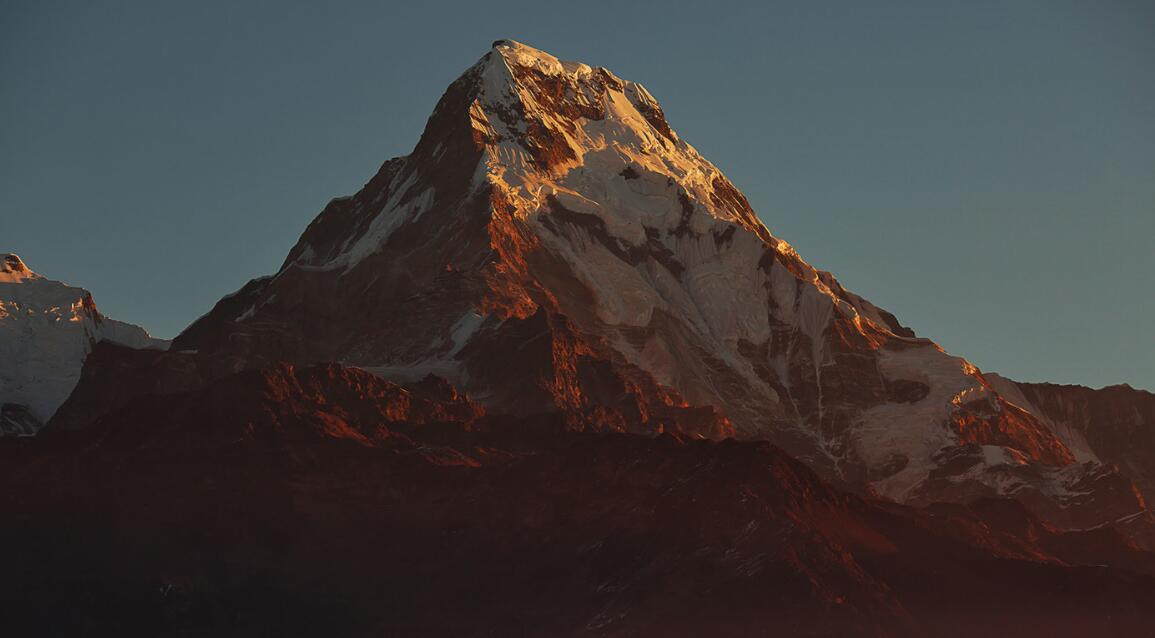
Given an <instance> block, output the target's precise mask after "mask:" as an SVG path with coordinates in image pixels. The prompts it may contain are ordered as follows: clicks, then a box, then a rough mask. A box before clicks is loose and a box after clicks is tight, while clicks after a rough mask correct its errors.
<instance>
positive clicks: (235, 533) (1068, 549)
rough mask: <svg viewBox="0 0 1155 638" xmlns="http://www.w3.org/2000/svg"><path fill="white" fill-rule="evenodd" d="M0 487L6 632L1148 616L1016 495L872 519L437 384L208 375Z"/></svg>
mask: <svg viewBox="0 0 1155 638" xmlns="http://www.w3.org/2000/svg"><path fill="white" fill-rule="evenodd" d="M122 350H123V349H122ZM114 354H115V353H114V352H113V351H112V349H110V348H109V347H107V344H103V345H102V347H100V348H98V352H97V354H95V355H94V358H95V357H98V356H99V357H102V358H104V359H108V358H110V357H113V356H114ZM148 354H149V353H142V352H140V351H136V354H135V356H137V357H144V356H145V355H148ZM171 357H172V353H170V354H162V355H157V356H155V357H153V358H154V359H165V358H171ZM91 363H93V360H90V364H91ZM153 363H154V364H157V361H153ZM175 367H176V366H174V368H175ZM170 374H171V373H170ZM186 378H188V377H186ZM81 398H82V397H80V396H75V395H74V397H73V399H77V400H80V399H81ZM70 401H71V400H70ZM0 484H3V485H4V486H5V489H4V490H0V512H2V514H3V517H4V521H5V524H4V525H2V526H0V542H2V543H4V544H5V545H6V546H8V547H19V548H20V551H18V552H12V553H11V555H10V556H8V558H7V560H6V561H5V568H4V569H3V570H0V596H2V597H3V598H4V600H5V601H7V603H8V606H7V607H6V609H5V614H4V616H3V620H0V626H2V627H3V628H4V629H5V630H7V631H8V633H11V634H13V635H50V636H55V635H60V636H66V635H68V636H71V635H142V636H219V635H273V636H284V635H290V636H292V635H351V636H360V635H401V636H446V635H470V636H506V635H518V636H577V635H583V636H585V635H598V636H639V635H642V636H651V635H662V636H701V635H712V636H749V635H761V634H764V633H767V632H769V633H771V634H782V635H805V636H927V635H932V636H975V635H990V634H1006V635H1047V636H1084V635H1128V636H1130V635H1134V636H1143V635H1149V628H1150V626H1151V623H1152V622H1155V619H1153V618H1152V616H1153V614H1155V612H1153V611H1152V610H1155V556H1153V555H1152V554H1150V553H1147V552H1143V551H1139V550H1137V549H1136V547H1135V546H1134V545H1132V544H1131V543H1129V542H1128V541H1127V540H1126V539H1125V538H1123V537H1122V536H1121V535H1119V534H1118V533H1117V532H1116V531H1115V530H1112V529H1108V528H1100V529H1097V530H1091V531H1080V532H1061V531H1057V530H1055V529H1053V528H1051V527H1049V526H1048V525H1046V524H1044V523H1042V522H1040V521H1039V520H1038V519H1037V518H1035V517H1033V516H1032V515H1031V514H1030V513H1029V512H1028V511H1026V510H1025V509H1024V508H1023V507H1021V506H1020V505H1018V504H1016V503H1014V502H1013V501H1006V500H1000V501H989V500H986V501H979V502H976V503H973V504H971V505H967V506H961V505H954V506H951V505H941V504H940V505H936V506H935V507H934V508H931V509H929V510H920V509H915V508H910V507H906V506H900V505H895V504H893V503H886V502H880V501H877V500H874V499H864V498H860V497H857V496H853V495H848V494H845V493H843V492H840V491H838V490H835V489H833V488H832V487H831V486H830V485H829V484H827V483H825V482H824V481H822V480H821V479H820V478H819V477H818V476H817V475H815V473H814V472H812V471H811V470H810V469H808V468H807V467H806V466H804V465H803V464H801V463H799V462H797V461H795V460H794V459H791V458H789V457H788V456H787V455H785V454H784V453H782V451H781V450H779V449H777V448H776V447H774V446H772V445H770V444H768V443H765V442H736V441H733V440H728V441H724V442H713V441H703V440H691V439H689V438H688V437H681V436H676V435H671V434H665V435H661V436H657V437H647V436H636V435H629V434H621V433H588V432H582V433H574V432H571V431H568V428H567V423H566V417H565V416H564V415H562V414H560V413H554V414H550V415H536V416H529V417H512V416H509V415H501V414H497V413H492V412H488V411H487V410H485V409H484V408H482V407H481V406H479V405H477V404H476V403H474V402H473V401H471V400H469V399H468V398H466V397H464V396H462V395H460V394H459V393H457V392H456V391H455V390H454V389H453V388H452V386H450V385H449V384H447V383H445V382H443V381H438V380H436V379H432V378H426V379H424V380H422V381H420V382H417V383H414V384H408V385H406V386H402V385H398V384H395V383H391V382H388V381H385V380H382V379H380V378H379V377H377V376H375V375H372V374H369V373H367V372H365V371H363V370H359V369H351V368H346V367H342V366H338V365H333V364H324V365H287V364H277V365H275V366H271V367H267V368H256V369H253V368H250V369H245V370H241V371H239V372H236V373H230V374H223V376H220V377H219V378H216V379H214V380H211V381H208V382H206V383H204V384H203V385H201V387H199V388H198V389H195V390H191V391H175V390H174V391H172V392H170V393H168V394H152V393H150V394H145V395H142V396H138V397H135V398H132V399H128V400H126V401H125V402H124V403H123V404H122V405H120V406H119V407H118V408H117V409H115V411H113V412H109V413H107V414H105V415H104V416H102V417H100V418H98V419H97V420H96V422H94V423H92V424H90V425H89V426H88V427H86V428H83V429H79V430H67V429H56V428H49V429H47V430H45V431H44V432H43V433H42V434H41V435H40V436H37V437H34V438H32V439H12V440H5V441H0Z"/></svg>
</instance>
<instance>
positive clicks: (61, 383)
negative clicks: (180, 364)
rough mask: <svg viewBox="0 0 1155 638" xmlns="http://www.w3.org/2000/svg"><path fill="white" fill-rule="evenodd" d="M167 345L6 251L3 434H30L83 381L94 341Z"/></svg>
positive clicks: (0, 305)
mask: <svg viewBox="0 0 1155 638" xmlns="http://www.w3.org/2000/svg"><path fill="white" fill-rule="evenodd" d="M101 340H109V341H114V342H117V343H121V344H125V345H128V346H131V347H134V348H163V347H166V345H167V342H165V341H162V340H159V339H153V338H151V337H149V335H148V333H147V332H145V330H144V329H143V328H140V327H138V326H134V325H132V324H128V323H123V322H120V321H116V320H113V319H109V318H108V317H105V316H104V315H102V314H100V312H99V311H98V310H97V309H96V303H95V302H94V301H93V300H92V294H91V293H89V292H88V291H87V290H84V289H82V288H74V287H72V286H69V285H67V284H63V283H61V282H59V281H53V280H51V279H46V278H44V277H43V276H41V275H39V274H37V273H35V272H33V271H32V270H30V269H29V268H28V267H27V266H26V265H25V264H24V262H23V261H21V260H20V258H19V257H17V256H16V255H14V254H11V253H5V254H0V405H3V406H4V412H3V415H4V416H3V417H0V418H3V420H2V421H0V433H12V434H32V433H34V432H35V430H36V429H38V428H39V424H42V423H44V422H46V421H47V420H48V419H49V418H50V417H51V416H52V415H53V413H55V412H56V409H57V407H59V406H60V404H61V403H63V402H64V400H65V399H66V398H68V395H69V393H70V392H72V389H73V387H74V386H75V385H76V383H77V381H78V380H79V379H80V369H81V365H82V364H83V363H84V359H85V357H86V356H87V355H88V353H89V352H90V351H91V350H92V347H93V345H94V344H95V343H97V342H99V341H101Z"/></svg>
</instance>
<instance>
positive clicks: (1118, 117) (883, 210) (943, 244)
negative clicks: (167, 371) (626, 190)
mask: <svg viewBox="0 0 1155 638" xmlns="http://www.w3.org/2000/svg"><path fill="white" fill-rule="evenodd" d="M98 4H100V5H104V6H97V5H98ZM241 5H243V6H241ZM506 37H508V38H513V39H516V40H520V41H522V42H525V43H526V44H530V45H532V46H536V47H538V48H541V49H544V50H546V51H549V52H551V53H553V54H555V55H557V56H558V57H561V58H563V59H576V60H581V61H583V62H587V63H590V64H594V65H601V66H606V67H608V68H610V69H612V70H613V71H614V72H615V73H616V74H618V75H619V76H622V77H625V78H629V79H632V80H636V81H639V82H642V83H643V84H645V85H646V87H647V88H649V89H650V92H651V93H653V94H654V95H655V96H656V97H657V98H658V100H659V101H661V103H662V105H663V107H664V108H665V110H666V113H667V116H668V119H669V121H670V123H671V124H672V126H673V127H674V128H675V129H676V130H678V131H679V133H680V134H681V135H682V136H683V137H684V138H685V139H687V140H688V141H689V142H690V143H692V144H694V145H695V146H696V147H697V148H698V149H699V150H700V151H701V152H702V153H703V154H704V155H705V156H706V157H707V158H709V159H710V160H711V161H713V162H714V163H715V164H716V165H717V166H718V167H719V168H721V169H722V170H723V171H724V172H725V173H726V174H727V175H728V176H729V177H730V178H731V180H733V181H734V183H735V184H736V185H737V186H738V187H739V188H740V189H742V190H743V191H744V192H745V193H746V195H747V196H748V197H749V199H750V201H751V203H752V204H753V205H754V208H755V210H757V211H758V212H759V213H760V214H761V216H762V218H763V219H764V220H765V222H766V224H767V225H768V226H769V228H770V230H771V231H772V232H773V233H774V234H776V235H777V236H779V237H782V238H784V239H786V240H787V241H789V242H790V243H792V244H793V245H794V246H795V247H797V248H798V250H799V252H800V253H801V254H802V255H803V257H805V258H806V259H807V260H808V261H810V262H811V263H812V264H814V265H815V266H817V267H819V268H822V269H826V270H830V271H832V272H834V273H835V274H836V275H837V276H838V277H839V279H840V280H841V281H842V283H843V284H844V285H846V286H847V287H848V288H850V289H852V290H855V291H856V292H858V293H860V294H862V295H864V296H866V297H867V298H869V299H871V300H872V301H874V302H875V303H877V304H879V305H881V306H883V307H885V308H887V309H889V310H891V311H893V312H894V313H895V314H897V315H898V317H899V318H900V320H902V321H903V322H904V323H906V324H907V325H910V326H911V327H913V328H914V329H915V330H916V331H917V332H918V333H919V334H922V335H926V336H929V337H932V338H934V339H935V340H936V341H938V342H939V343H940V344H941V345H942V346H943V347H944V348H946V349H947V350H948V351H950V352H952V353H955V354H960V355H963V356H965V357H967V358H969V359H970V360H971V361H973V362H974V363H975V364H976V365H978V366H979V367H980V368H982V369H984V370H990V371H998V372H1001V373H1003V374H1006V375H1008V376H1012V377H1015V378H1018V379H1020V380H1028V381H1036V380H1050V381H1056V382H1066V383H1084V384H1089V385H1093V386H1101V385H1106V384H1110V383H1118V382H1129V383H1131V384H1132V385H1135V386H1137V387H1145V388H1148V389H1155V331H1153V330H1152V327H1153V325H1155V252H1153V244H1155V3H1153V2H1118V1H1112V0H1096V1H1095V2H1065V1H1061V0H1050V1H1046V2H1007V1H998V2H949V3H947V2H944V3H938V2H926V1H918V2H909V3H887V2H869V3H867V2H858V1H853V2H845V3H836V2H797V3H778V2H768V3H763V2H752V1H751V2H743V3H736V4H726V3H724V2H700V1H699V2H693V3H684V4H678V3H653V4H651V3H646V2H623V1H617V2H608V3H602V2H597V1H595V0H584V1H582V2H565V3H553V2H541V1H539V2H526V3H516V4H515V3H501V2H463V3H450V2H443V1H438V2H412V3H404V4H402V3H385V2H337V1H331V2H317V3H313V4H312V6H308V5H304V4H302V5H299V6H298V5H296V4H295V3H292V2H287V1H281V2H207V1H200V2H182V3H175V2H172V3H170V2H160V1H147V2H111V3H94V2H41V1H39V0H36V1H31V2H15V3H14V2H12V1H10V0H0V251H11V252H16V253H18V254H20V255H21V256H22V257H24V259H25V261H26V262H27V263H28V264H29V266H30V267H32V268H33V269H35V270H37V271H39V272H41V273H42V274H45V275H47V276H49V277H53V278H56V279H62V280H65V281H68V282H70V283H73V284H76V285H81V286H84V287H86V288H88V289H89V290H91V291H92V292H93V294H94V295H95V297H96V301H97V304H98V306H99V307H100V308H101V309H102V310H103V311H104V312H105V313H106V314H108V315H109V316H112V317H115V318H118V319H122V320H125V321H131V322H135V323H138V324H141V325H143V326H145V327H146V328H148V329H149V330H150V331H152V332H153V333H154V334H156V335H158V336H163V337H172V336H173V335H175V334H176V333H177V332H179V331H180V330H181V328H183V327H184V326H185V325H187V324H188V323H189V322H190V321H192V320H193V319H195V318H196V317H197V316H198V315H200V314H202V313H204V312H205V311H207V310H208V309H209V308H210V307H211V306H212V304H213V303H214V302H215V301H216V300H217V299H218V298H220V297H221V296H222V295H224V294H226V293H228V292H231V291H233V290H235V289H236V288H238V287H239V286H240V285H241V284H243V283H244V282H245V281H246V280H247V279H249V278H251V277H253V276H257V275H261V274H267V273H271V272H273V271H275V269H276V268H277V267H278V266H279V265H280V262H281V260H282V259H283V258H284V255H285V253H286V252H287V251H288V249H289V247H290V246H291V245H292V244H293V242H294V241H295V240H296V238H297V236H298V235H299V234H300V232H301V231H302V230H304V228H305V226H306V225H307V224H308V222H309V221H310V220H311V219H312V218H313V216H314V215H316V214H317V213H318V212H319V211H320V210H321V208H322V207H323V206H324V204H325V202H326V201H327V200H328V199H330V198H331V197H335V196H340V195H346V194H351V193H353V192H355V191H356V190H357V188H359V187H360V186H361V184H362V183H364V181H365V180H367V179H368V178H369V176H371V175H372V174H373V173H374V172H375V170H376V169H377V167H378V166H379V165H380V164H381V163H382V162H383V161H384V160H385V159H388V158H389V157H393V156H396V155H402V154H405V153H407V152H409V150H410V149H411V148H412V147H413V145H414V144H415V143H416V141H417V138H418V136H419V135H420V132H421V129H422V127H423V125H424V122H425V119H426V118H427V117H428V115H429V114H430V112H431V111H432V109H433V105H434V104H435V103H436V101H437V98H438V97H439V96H440V94H441V93H442V91H443V90H444V89H445V87H446V86H447V85H448V84H449V83H450V82H451V81H452V80H453V79H454V78H455V77H456V76H457V75H459V74H460V73H461V71H463V70H464V69H465V68H467V67H468V66H469V65H471V64H472V63H473V62H474V61H476V60H477V58H479V57H480V56H482V55H483V54H484V53H485V52H486V51H487V50H488V48H489V45H490V42H491V41H493V40H495V39H498V38H506Z"/></svg>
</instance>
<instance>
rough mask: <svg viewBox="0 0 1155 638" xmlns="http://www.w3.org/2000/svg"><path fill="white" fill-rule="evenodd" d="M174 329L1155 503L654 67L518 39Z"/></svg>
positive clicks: (286, 353) (897, 492) (1124, 501)
mask: <svg viewBox="0 0 1155 638" xmlns="http://www.w3.org/2000/svg"><path fill="white" fill-rule="evenodd" d="M175 347H176V348H177V349H182V350H185V349H187V350H198V351H200V352H202V353H213V354H215V355H218V356H228V357H234V358H236V359H238V360H244V361H248V362H249V363H248V364H247V365H261V364H268V363H271V362H273V361H275V360H278V359H282V358H288V359H292V360H298V361H340V362H343V363H345V364H349V365H355V366H359V367H362V368H364V369H367V370H370V371H373V372H375V373H377V374H379V375H381V376H383V377H386V378H390V379H398V380H405V379H415V378H419V377H422V376H424V375H426V374H428V373H436V374H438V375H440V376H443V377H445V378H447V379H449V380H451V381H452V382H453V383H455V384H457V385H458V386H460V387H462V388H464V389H465V390H467V391H468V392H469V393H470V394H471V395H473V396H475V397H477V398H478V399H479V400H481V401H482V402H483V403H485V404H486V405H488V406H491V407H494V408H497V409H501V410H505V411H509V412H511V413H513V414H520V415H527V414H534V413H540V412H559V413H561V414H563V415H565V418H566V420H567V423H568V425H569V427H570V428H571V429H609V430H633V431H642V432H651V433H652V432H658V431H664V430H670V429H672V430H675V431H679V432H682V433H684V434H689V435H697V436H703V437H707V438H724V437H728V436H736V437H739V438H748V439H764V440H769V441H771V442H773V443H774V444H776V445H778V446H780V447H781V448H783V449H784V450H786V451H787V452H788V453H790V454H791V455H793V456H795V457H797V458H799V459H801V460H802V461H804V462H805V463H807V464H808V465H810V466H811V467H813V468H815V469H816V470H817V471H818V472H819V473H820V474H821V475H822V476H823V477H824V478H826V479H827V480H830V481H833V482H834V483H835V484H837V485H839V486H843V487H849V488H852V489H855V490H859V491H862V492H874V493H878V494H881V495H883V496H885V497H887V498H889V499H893V500H896V501H899V502H906V503H916V504H917V503H930V502H935V501H943V500H946V501H956V502H967V501H970V500H974V499H977V498H983V497H990V496H999V495H1014V496H1015V497H1016V498H1019V499H1020V500H1022V501H1023V502H1024V503H1027V504H1028V505H1029V506H1030V507H1031V508H1032V510H1034V511H1035V512H1037V513H1038V514H1040V515H1042V516H1044V517H1045V518H1046V519H1047V520H1049V521H1051V522H1053V523H1056V524H1059V525H1063V526H1071V527H1083V526H1091V525H1094V524H1098V523H1102V522H1106V521H1114V520H1116V519H1118V518H1120V517H1124V516H1129V515H1132V514H1135V513H1137V512H1140V511H1143V510H1144V509H1145V507H1146V506H1145V503H1144V501H1143V499H1142V497H1141V496H1140V494H1139V493H1138V492H1137V491H1135V490H1134V489H1133V486H1132V484H1131V482H1130V480H1129V479H1128V478H1127V477H1126V476H1124V475H1122V474H1120V473H1119V472H1117V471H1116V470H1115V469H1114V468H1112V467H1109V466H1106V465H1104V464H1103V463H1102V459H1095V458H1089V457H1088V458H1084V457H1081V456H1080V453H1079V451H1078V450H1073V449H1072V448H1071V445H1070V441H1069V440H1068V439H1067V438H1065V437H1064V436H1061V435H1059V434H1057V433H1056V432H1055V431H1054V430H1053V429H1052V427H1051V423H1052V421H1051V420H1049V419H1048V418H1046V417H1045V416H1043V415H1041V414H1040V413H1038V412H1036V411H1034V410H1032V409H1031V408H1030V407H1029V406H1025V405H1022V404H1020V403H1015V402H1013V401H1009V400H1007V398H1006V397H1004V396H1003V395H1002V394H1000V392H999V391H998V390H997V389H996V388H995V387H993V386H992V384H991V383H990V382H989V381H988V380H987V379H986V378H985V377H984V376H983V374H982V373H980V371H979V370H978V369H976V368H975V367H974V366H973V365H971V364H970V363H968V362H967V361H965V360H964V359H961V358H959V357H954V356H951V355H948V354H947V353H945V352H944V351H943V350H942V349H941V348H939V347H938V346H937V345H935V344H934V343H933V342H932V341H930V340H928V339H925V338H919V337H917V336H916V335H915V334H914V333H913V332H912V331H911V330H909V329H907V328H905V327H903V326H902V325H901V324H900V323H899V322H898V320H897V319H896V318H895V317H894V316H893V315H891V314H890V313H888V312H886V311H884V310H882V309H880V308H878V307H876V306H874V305H873V304H871V303H870V302H869V301H867V300H865V299H863V298H862V297H860V296H858V295H855V294H854V293H852V292H849V291H847V290H846V289H845V288H843V287H842V286H841V285H840V284H839V283H838V281H837V280H835V278H834V277H833V276H832V275H831V274H829V273H826V272H822V271H819V270H816V269H814V268H813V267H811V266H810V265H809V264H807V263H806V262H805V261H803V259H802V258H801V257H800V256H799V255H798V254H797V253H796V252H795V251H794V250H793V249H792V248H791V247H790V246H789V245H788V244H787V243H786V242H784V241H782V240H781V239H779V238H777V237H775V236H773V235H772V234H771V233H770V231H769V230H768V229H767V228H766V227H765V226H764V225H763V224H762V222H761V221H760V220H759V218H758V217H757V216H756V214H755V213H754V211H753V210H752V209H751V207H750V205H749V203H748V202H747V201H746V198H745V197H744V196H743V195H742V194H741V193H740V192H739V191H738V189H737V188H736V187H735V186H734V185H733V184H731V183H730V181H729V180H727V179H726V177H725V176H724V175H722V173H721V172H720V171H718V169H717V168H715V167H714V166H713V165H712V164H710V163H709V162H708V161H707V160H706V159H704V158H703V157H702V156H701V155H699V154H698V152H697V151H696V150H695V149H694V148H693V147H691V146H690V145H689V144H687V143H686V142H685V141H684V140H682V139H681V138H680V137H679V136H678V135H677V133H675V132H674V131H673V129H672V128H671V127H670V125H669V124H668V123H667V121H666V119H665V116H664V114H663V111H662V108H661V106H659V104H658V103H657V101H656V100H655V99H654V98H653V96H651V95H650V93H649V92H648V91H646V89H645V88H643V87H642V86H641V85H640V84H637V83H634V82H630V81H627V80H623V79H621V78H618V77H617V76H615V75H614V74H613V73H611V72H609V71H607V70H606V69H603V68H595V67H590V66H587V65H584V64H580V63H574V62H564V61H560V60H558V59H556V58H554V57H553V56H551V55H549V54H547V53H544V52H542V51H538V50H536V49H533V48H530V47H527V46H525V45H522V44H519V43H516V42H512V41H509V40H500V41H498V42H496V43H494V46H493V49H492V50H491V51H490V52H489V53H487V54H486V55H485V56H484V57H483V58H482V59H481V60H480V61H479V62H478V63H477V64H475V65H474V66H472V67H471V68H469V69H468V70H467V71H466V72H465V73H464V74H463V75H462V76H461V77H460V78H458V79H457V80H456V81H455V82H454V83H453V84H452V85H451V86H450V87H449V89H448V90H447V91H446V93H445V95H444V96H443V97H442V98H441V100H440V102H439V103H438V104H437V107H436V109H435V110H434V113H433V115H432V116H431V117H430V119H429V122H428V124H427V126H426V128H425V132H424V133H423V135H422V136H421V139H420V141H419V142H418V144H417V146H416V148H414V150H413V152H412V153H411V154H410V155H408V156H405V157H400V158H396V159H392V160H389V161H388V162H386V163H385V164H384V165H383V166H382V167H381V169H380V170H379V171H378V172H377V174H376V175H375V176H374V177H373V178H372V179H371V180H370V181H369V182H368V183H367V184H366V185H365V187H364V188H363V189H362V190H361V191H360V192H358V193H357V194H355V195H353V196H352V197H346V198H341V199H337V200H333V201H332V202H331V203H330V204H329V205H328V206H327V207H326V208H325V210H323V211H322V212H321V214H320V215H319V216H318V217H317V218H316V219H315V220H314V221H313V222H312V223H311V224H310V225H309V227H308V228H307V229H306V230H305V232H304V234H303V235H302V236H301V238H300V240H299V241H298V242H297V244H296V245H295V246H294V247H293V248H292V250H290V251H289V254H288V256H287V258H286V259H285V262H284V264H283V265H282V267H281V269H280V270H279V271H278V272H277V273H276V274H275V275H273V276H270V277H266V278H261V279H257V280H254V281H251V282H249V283H248V284H246V285H245V286H244V287H243V288H242V289H241V290H239V291H238V292H237V293H235V294H233V295H231V296H229V297H227V298H225V299H223V300H221V302H220V303H218V304H217V306H216V307H215V308H214V309H213V310H212V312H210V313H209V314H208V315H206V316H205V317H203V318H202V319H201V320H199V321H197V322H196V323H194V324H193V325H192V326H190V327H189V328H188V329H187V330H186V331H185V332H184V333H183V334H181V335H180V336H179V337H178V338H177V339H176V342H175ZM670 410H678V411H679V414H678V416H677V418H671V417H670V416H669V412H670ZM1088 494H1091V496H1088Z"/></svg>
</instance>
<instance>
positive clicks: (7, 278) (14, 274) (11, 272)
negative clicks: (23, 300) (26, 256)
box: [0, 253, 41, 283]
mask: <svg viewBox="0 0 1155 638" xmlns="http://www.w3.org/2000/svg"><path fill="white" fill-rule="evenodd" d="M40 278H41V277H40V275H38V274H36V273H34V272H32V270H31V269H30V268H28V266H26V265H24V261H23V260H22V259H20V256H19V255H16V254H14V253H0V283H19V282H21V281H24V280H25V279H40Z"/></svg>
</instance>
